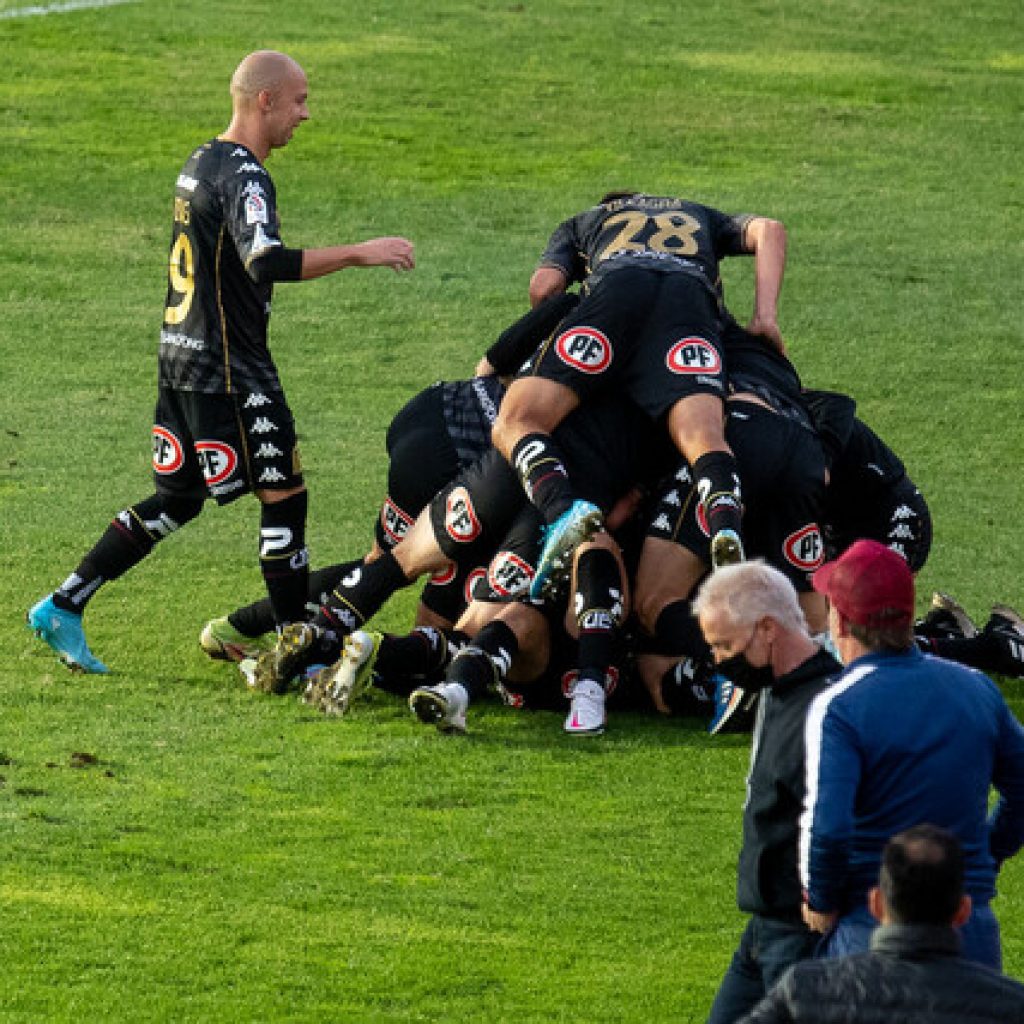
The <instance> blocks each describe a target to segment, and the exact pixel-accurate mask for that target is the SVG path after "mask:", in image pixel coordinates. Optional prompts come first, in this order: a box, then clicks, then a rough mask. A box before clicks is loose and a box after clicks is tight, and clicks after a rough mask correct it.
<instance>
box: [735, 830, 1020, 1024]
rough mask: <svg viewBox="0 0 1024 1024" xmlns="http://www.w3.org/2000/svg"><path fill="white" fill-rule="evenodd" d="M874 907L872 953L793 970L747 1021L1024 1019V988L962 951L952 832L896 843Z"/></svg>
mask: <svg viewBox="0 0 1024 1024" xmlns="http://www.w3.org/2000/svg"><path fill="white" fill-rule="evenodd" d="M868 902H869V905H870V908H871V913H872V914H873V915H874V916H875V918H877V920H878V921H879V922H880V927H878V928H876V929H875V931H874V933H873V935H872V937H871V950H870V952H866V953H861V954H858V955H856V956H848V957H843V958H842V959H839V960H807V961H804V962H803V963H798V964H796V965H794V966H793V967H791V968H790V969H789V970H788V971H787V972H786V973H785V974H784V975H783V977H782V980H781V981H780V982H779V983H778V985H776V986H775V988H774V989H772V991H771V992H770V993H769V994H768V995H767V996H766V997H765V998H764V999H763V1000H762V1001H761V1002H760V1003H759V1004H758V1006H757V1007H756V1008H755V1009H754V1010H753V1012H752V1013H750V1014H749V1015H748V1016H746V1017H744V1018H742V1024H784V1022H796V1021H808V1022H810V1021H813V1022H815V1024H832V1022H838V1021H841V1022H843V1024H890V1022H892V1021H899V1022H900V1024H941V1022H947V1021H948V1022H949V1024H1011V1022H1014V1021H1024V985H1021V984H1020V983H1019V982H1017V981H1014V980H1013V979H1012V978H1007V977H1005V976H1004V975H1002V974H999V973H998V972H996V971H994V970H992V969H991V968H988V967H984V966H982V965H980V964H976V963H973V962H971V961H970V960H967V959H965V958H964V957H963V956H962V955H961V953H960V938H959V935H958V933H957V929H959V928H961V927H962V926H963V924H964V922H965V921H967V919H968V918H969V917H970V914H971V897H970V896H969V895H967V894H966V893H965V892H964V856H963V852H962V850H961V847H960V844H959V843H958V842H957V840H956V837H955V836H954V835H953V834H952V833H951V832H948V831H947V830H945V829H942V828H938V827H936V826H934V825H928V824H925V825H917V826H915V827H913V828H910V829H908V830H906V831H905V832H901V833H899V834H898V835H896V836H894V837H893V838H892V839H891V840H889V842H888V843H887V844H886V847H885V850H884V852H883V854H882V867H881V872H880V875H879V879H878V884H877V885H876V886H875V887H873V888H872V889H871V891H870V893H869V895H868Z"/></svg>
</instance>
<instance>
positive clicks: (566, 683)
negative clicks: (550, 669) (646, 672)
mask: <svg viewBox="0 0 1024 1024" xmlns="http://www.w3.org/2000/svg"><path fill="white" fill-rule="evenodd" d="M579 677H580V670H579V669H578V668H571V669H569V671H568V672H565V673H563V675H562V696H563V697H565V699H566V700H570V699H571V698H572V689H573V687H574V686H575V685H576V680H577V679H579ZM618 685H619V670H618V669H617V668H616V667H615V666H614V665H609V666H608V667H607V668H606V669H605V670H604V693H605V696H606V697H610V696H611V695H612V694H613V693H614V692H615V690H616V688H617V687H618Z"/></svg>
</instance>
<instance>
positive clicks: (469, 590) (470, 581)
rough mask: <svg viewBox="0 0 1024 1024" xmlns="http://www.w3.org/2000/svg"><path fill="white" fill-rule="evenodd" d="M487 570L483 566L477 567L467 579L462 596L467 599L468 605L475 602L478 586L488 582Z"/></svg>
mask: <svg viewBox="0 0 1024 1024" xmlns="http://www.w3.org/2000/svg"><path fill="white" fill-rule="evenodd" d="M486 579H487V570H486V569H485V568H484V567H483V566H482V565H479V566H477V567H476V568H475V569H474V570H473V571H472V572H471V573H470V574H469V575H468V576H467V577H466V585H465V586H464V587H463V588H462V596H463V597H464V598H465V601H466V604H469V603H470V602H471V601H472V600H473V596H474V595H473V591H474V589H475V588H476V585H477V584H478V583H479V582H480V581H481V580H484V581H486Z"/></svg>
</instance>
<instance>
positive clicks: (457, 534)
mask: <svg viewBox="0 0 1024 1024" xmlns="http://www.w3.org/2000/svg"><path fill="white" fill-rule="evenodd" d="M444 528H445V530H446V531H447V533H448V536H449V537H451V539H452V540H453V541H455V542H456V543H457V544H471V543H472V542H473V541H475V540H476V539H477V537H479V536H480V520H479V519H478V518H477V514H476V509H475V508H473V500H472V499H471V498H470V496H469V491H467V490H466V488H465V487H456V488H455V489H454V490H453V491H452V492H451V494H449V495H448V497H447V499H446V500H445V503H444Z"/></svg>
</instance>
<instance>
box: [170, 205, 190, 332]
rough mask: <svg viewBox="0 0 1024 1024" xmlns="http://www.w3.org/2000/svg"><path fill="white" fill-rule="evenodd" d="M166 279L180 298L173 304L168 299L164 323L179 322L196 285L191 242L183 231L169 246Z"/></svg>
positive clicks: (182, 318) (187, 308) (185, 311)
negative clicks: (169, 252)
mask: <svg viewBox="0 0 1024 1024" xmlns="http://www.w3.org/2000/svg"><path fill="white" fill-rule="evenodd" d="M175 204H177V200H175ZM185 205H186V206H187V205H188V204H187V203H186V204H185ZM175 219H177V218H175ZM168 280H169V282H170V285H171V290H172V291H174V292H177V293H178V294H179V295H180V296H181V298H180V299H179V300H178V301H177V302H176V303H173V304H172V303H171V302H170V301H169V300H168V303H167V308H166V310H164V323H165V324H180V323H181V322H182V321H183V320H184V319H185V317H187V316H188V311H189V309H191V308H192V296H193V295H194V294H195V287H196V277H195V260H194V259H193V256H192V243H191V241H189V237H188V235H186V234H184V233H182V234H180V235H178V237H177V238H176V239H175V240H174V245H173V246H171V255H170V260H169V266H168Z"/></svg>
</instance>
